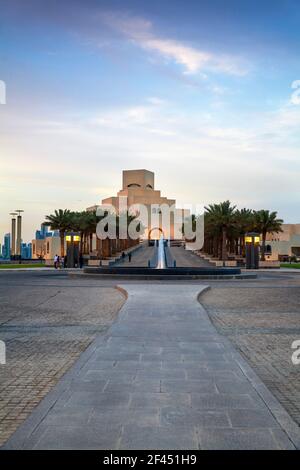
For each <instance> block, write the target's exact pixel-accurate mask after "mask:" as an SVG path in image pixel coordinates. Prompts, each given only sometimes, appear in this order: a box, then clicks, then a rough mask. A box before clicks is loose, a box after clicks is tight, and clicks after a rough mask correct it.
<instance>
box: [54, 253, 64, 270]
mask: <svg viewBox="0 0 300 470" xmlns="http://www.w3.org/2000/svg"><path fill="white" fill-rule="evenodd" d="M54 267H55V269H62V268H66V267H67V257H66V256H58V255H55V256H54Z"/></svg>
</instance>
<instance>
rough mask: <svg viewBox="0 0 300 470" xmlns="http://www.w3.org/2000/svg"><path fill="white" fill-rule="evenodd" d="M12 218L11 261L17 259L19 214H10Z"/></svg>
mask: <svg viewBox="0 0 300 470" xmlns="http://www.w3.org/2000/svg"><path fill="white" fill-rule="evenodd" d="M9 215H11V216H12V219H11V253H10V257H11V259H15V256H16V215H18V214H17V212H10V214H9Z"/></svg>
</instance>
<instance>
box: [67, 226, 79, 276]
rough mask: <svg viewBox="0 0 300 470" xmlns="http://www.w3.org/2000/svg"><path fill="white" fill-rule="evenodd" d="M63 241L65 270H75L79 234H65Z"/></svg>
mask: <svg viewBox="0 0 300 470" xmlns="http://www.w3.org/2000/svg"><path fill="white" fill-rule="evenodd" d="M65 240H66V243H67V268H75V266H78V265H79V251H80V250H79V247H80V241H81V236H80V234H79V233H74V232H67V233H66V235H65Z"/></svg>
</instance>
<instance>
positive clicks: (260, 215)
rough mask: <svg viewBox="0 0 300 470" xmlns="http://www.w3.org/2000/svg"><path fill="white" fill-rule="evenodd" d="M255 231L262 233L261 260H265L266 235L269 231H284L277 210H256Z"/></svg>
mask: <svg viewBox="0 0 300 470" xmlns="http://www.w3.org/2000/svg"><path fill="white" fill-rule="evenodd" d="M254 220H255V231H257V232H259V233H261V235H262V245H261V261H265V249H266V237H267V233H279V232H282V227H281V225H282V224H283V220H282V219H278V218H277V212H275V211H274V212H270V211H268V210H264V209H263V210H260V211H254Z"/></svg>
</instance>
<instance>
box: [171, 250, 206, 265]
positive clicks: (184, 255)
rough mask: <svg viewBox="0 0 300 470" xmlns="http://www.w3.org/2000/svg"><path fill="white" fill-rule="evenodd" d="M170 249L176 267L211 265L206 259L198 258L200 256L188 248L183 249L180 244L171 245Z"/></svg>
mask: <svg viewBox="0 0 300 470" xmlns="http://www.w3.org/2000/svg"><path fill="white" fill-rule="evenodd" d="M170 251H171V254H172V256H173V257H174V259H175V260H176V266H178V267H180V266H183V267H191V266H193V267H195V268H197V267H212V265H211V264H210V263H209V262H208V261H206V260H204V259H202V258H200V256H197V255H196V254H194V253H192V252H191V251H189V250H185V249H184V248H183V247H181V246H172V247H171V248H170Z"/></svg>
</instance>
